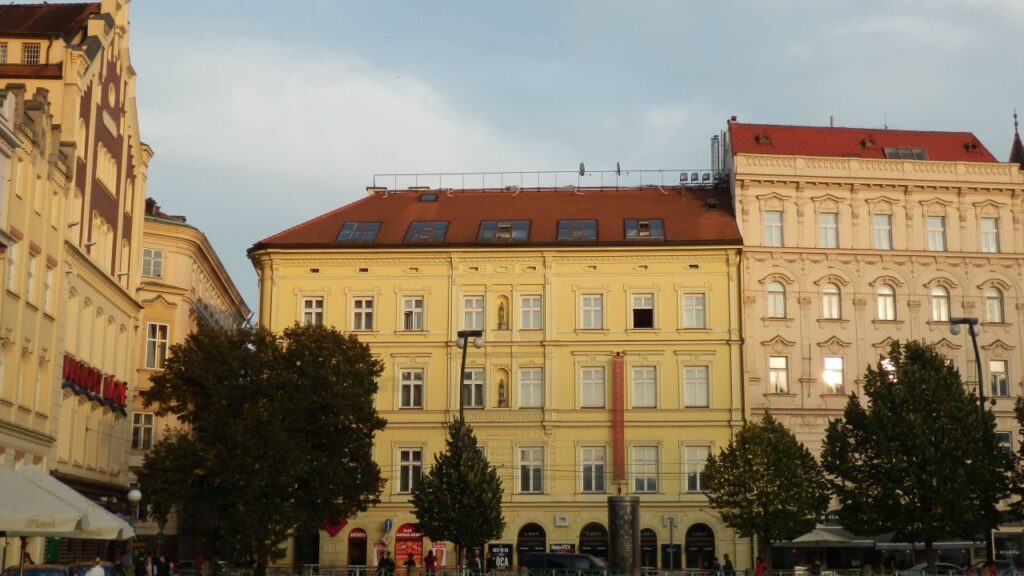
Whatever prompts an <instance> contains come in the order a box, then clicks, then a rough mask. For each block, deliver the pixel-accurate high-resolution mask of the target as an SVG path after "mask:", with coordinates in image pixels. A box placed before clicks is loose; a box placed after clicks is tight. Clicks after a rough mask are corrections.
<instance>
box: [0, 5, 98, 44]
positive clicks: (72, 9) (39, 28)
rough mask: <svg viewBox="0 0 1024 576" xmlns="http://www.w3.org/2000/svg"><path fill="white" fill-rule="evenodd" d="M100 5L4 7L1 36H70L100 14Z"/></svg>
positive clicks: (0, 22) (0, 9)
mask: <svg viewBox="0 0 1024 576" xmlns="http://www.w3.org/2000/svg"><path fill="white" fill-rule="evenodd" d="M99 12H100V5H99V3H98V2H91V3H88V4H17V5H13V4H12V5H6V6H0V34H11V35H29V36H35V35H46V34H60V35H61V36H64V37H69V36H71V35H72V34H74V33H75V32H76V31H77V30H78V29H79V28H81V27H82V26H84V25H85V21H86V20H88V19H89V16H92V15H93V14H99Z"/></svg>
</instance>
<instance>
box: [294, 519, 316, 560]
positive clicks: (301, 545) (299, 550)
mask: <svg viewBox="0 0 1024 576" xmlns="http://www.w3.org/2000/svg"><path fill="white" fill-rule="evenodd" d="M294 558H295V560H294V564H296V565H298V566H303V565H307V564H319V563H320V531H319V530H317V529H316V528H309V527H304V528H299V529H298V530H296V531H295V556H294Z"/></svg>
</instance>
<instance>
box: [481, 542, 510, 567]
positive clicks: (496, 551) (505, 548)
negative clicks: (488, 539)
mask: <svg viewBox="0 0 1024 576" xmlns="http://www.w3.org/2000/svg"><path fill="white" fill-rule="evenodd" d="M487 551H488V552H490V553H491V556H493V557H494V563H495V564H497V565H498V570H509V569H511V568H512V545H511V544H489V545H488V546H487Z"/></svg>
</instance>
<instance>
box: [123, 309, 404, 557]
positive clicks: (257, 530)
mask: <svg viewBox="0 0 1024 576" xmlns="http://www.w3.org/2000/svg"><path fill="white" fill-rule="evenodd" d="M381 369H382V368H381V363H380V361H378V360H375V359H374V358H373V357H372V356H371V355H370V350H369V347H368V346H367V345H365V344H363V343H361V342H359V340H358V339H357V338H355V337H354V336H346V335H343V334H341V333H340V332H338V331H337V330H334V329H331V328H326V327H322V326H298V325H295V326H293V327H291V328H288V329H286V330H285V331H284V332H283V333H282V334H281V335H275V334H273V333H271V332H269V331H266V330H263V329H256V328H238V329H232V330H222V329H218V328H213V327H204V328H201V329H200V330H198V331H197V332H195V333H193V334H192V335H190V336H189V337H188V339H187V340H186V341H185V343H184V344H182V345H177V346H173V347H172V348H171V351H170V355H169V357H168V360H167V363H166V365H165V367H164V370H163V371H162V372H160V373H158V374H156V375H155V376H154V377H153V378H152V383H153V385H152V388H151V389H150V390H149V391H147V392H145V393H143V398H144V400H145V402H146V405H147V406H148V405H150V404H151V403H158V404H159V413H160V414H173V415H175V416H176V417H177V418H178V420H180V421H181V422H182V423H183V424H184V425H185V427H186V430H187V431H188V433H187V434H186V433H183V432H179V433H171V434H169V435H168V436H167V437H166V438H165V439H164V440H163V441H161V442H160V443H158V444H157V445H156V446H155V447H154V449H153V450H152V451H151V452H150V453H149V454H148V455H147V458H146V460H145V463H144V469H143V470H142V472H141V474H140V483H141V484H142V489H143V493H144V494H145V497H146V498H147V499H148V500H149V501H152V502H159V503H160V507H159V508H158V509H155V510H154V511H155V512H157V513H161V514H166V512H167V509H168V505H169V504H173V505H175V506H176V510H177V511H178V513H179V514H180V515H181V517H182V518H183V521H184V522H185V524H186V525H187V526H189V527H190V528H193V529H194V530H195V531H196V535H197V536H199V537H200V538H204V539H205V540H206V542H208V543H210V545H211V546H216V549H217V550H216V551H218V552H221V553H224V554H239V555H246V556H252V557H254V558H255V559H256V560H257V561H258V562H261V563H263V564H265V563H266V562H267V561H268V560H269V559H272V558H275V557H277V556H278V554H279V550H278V546H279V545H280V543H282V542H284V541H285V540H286V539H287V537H288V534H289V532H290V531H291V530H293V529H294V528H295V527H296V526H307V527H315V528H320V527H322V526H323V525H324V524H325V523H327V522H332V521H336V520H337V519H339V518H341V517H348V516H351V515H353V514H355V513H357V512H359V511H363V510H366V509H367V508H368V507H369V506H370V505H372V504H374V503H376V502H377V501H378V499H379V495H380V492H381V490H382V488H383V479H382V478H381V474H380V469H379V467H378V466H377V464H376V463H375V462H374V461H373V452H372V450H373V439H374V435H375V433H376V432H377V431H378V430H381V429H383V427H384V426H385V424H386V422H385V421H384V420H383V419H381V418H380V417H379V416H378V414H377V411H376V409H375V408H374V404H373V400H374V395H375V394H376V392H377V377H378V376H379V375H380V373H381ZM271 503H272V505H271ZM211 551H213V550H212V549H211Z"/></svg>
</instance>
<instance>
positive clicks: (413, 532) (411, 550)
mask: <svg viewBox="0 0 1024 576" xmlns="http://www.w3.org/2000/svg"><path fill="white" fill-rule="evenodd" d="M410 554H411V555H412V559H413V561H414V562H416V566H417V567H418V568H422V567H423V533H422V532H420V531H419V530H417V529H416V527H415V526H413V525H412V524H402V525H401V526H399V527H398V530H396V531H395V564H397V565H398V566H399V567H401V566H405V562H406V560H408V559H409V555H410ZM434 554H437V552H434Z"/></svg>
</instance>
